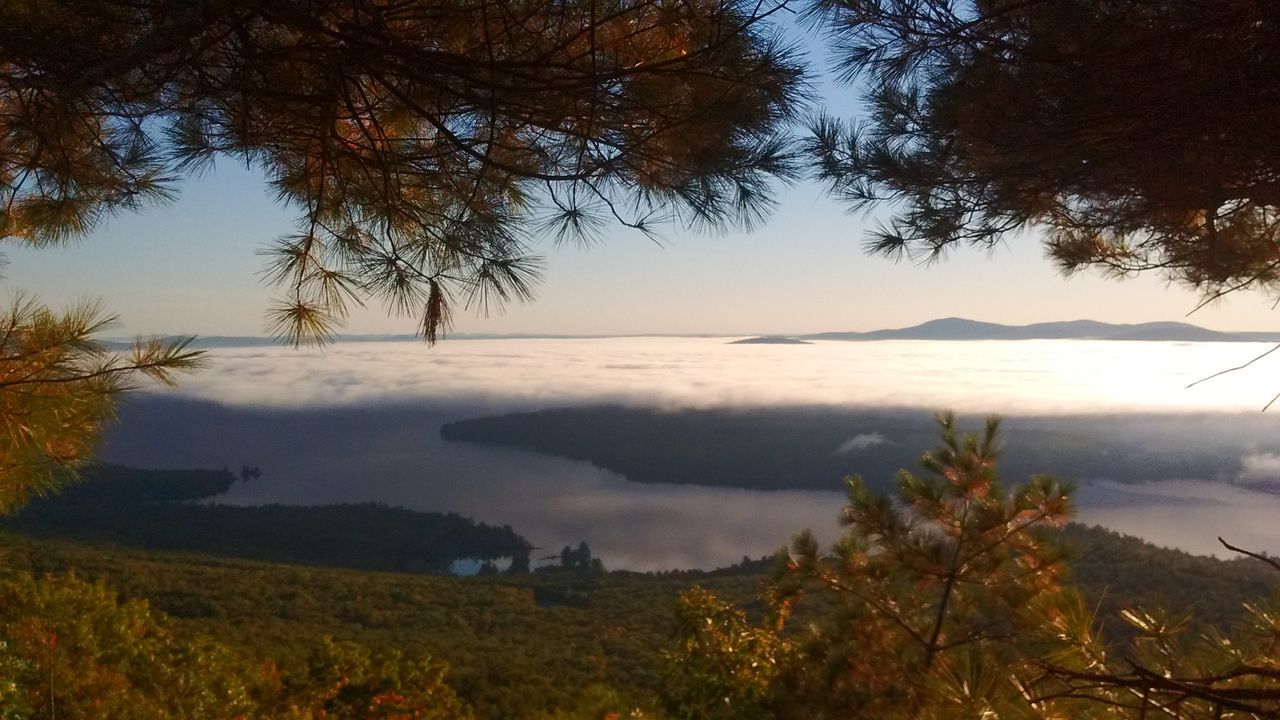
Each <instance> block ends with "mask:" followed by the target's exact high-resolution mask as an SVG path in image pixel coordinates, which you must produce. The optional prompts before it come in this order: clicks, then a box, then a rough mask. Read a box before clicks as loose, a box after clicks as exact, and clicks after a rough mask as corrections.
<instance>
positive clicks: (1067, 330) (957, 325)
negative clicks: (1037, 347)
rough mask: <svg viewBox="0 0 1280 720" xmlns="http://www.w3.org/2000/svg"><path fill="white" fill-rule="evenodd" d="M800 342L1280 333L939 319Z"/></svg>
mask: <svg viewBox="0 0 1280 720" xmlns="http://www.w3.org/2000/svg"><path fill="white" fill-rule="evenodd" d="M790 337H794V338H796V339H799V340H846V341H866V340H1129V341H1165V342H1170V341H1173V342H1280V332H1265V331H1263V332H1258V331H1247V332H1221V331H1218V330H1209V329H1207V328H1202V327H1200V326H1198V325H1192V324H1190V323H1184V322H1171V321H1164V322H1147V323H1105V322H1100V321H1098V320H1060V321H1054V322H1040V323H1031V324H1029V325H1003V324H1000V323H992V322H983V321H979V320H969V319H967V318H960V317H948V318H938V319H936V320H929V321H927V322H923V323H920V324H919V325H912V326H910V327H904V328H889V329H882V330H870V331H867V332H854V331H847V332H840V331H836V332H821V333H810V334H807V335H793V336H790Z"/></svg>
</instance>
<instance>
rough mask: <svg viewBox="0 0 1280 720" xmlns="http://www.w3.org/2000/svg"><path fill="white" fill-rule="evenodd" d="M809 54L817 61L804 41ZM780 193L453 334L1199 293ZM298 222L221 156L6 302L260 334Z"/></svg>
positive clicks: (548, 253)
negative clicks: (948, 250)
mask: <svg viewBox="0 0 1280 720" xmlns="http://www.w3.org/2000/svg"><path fill="white" fill-rule="evenodd" d="M808 52H809V54H810V57H811V58H823V57H824V56H823V54H822V51H821V49H820V48H818V47H816V45H815V44H814V41H809V45H808ZM818 62H821V60H819V61H818ZM816 84H817V86H818V87H819V88H820V94H821V96H822V100H821V103H822V104H823V105H824V106H825V107H826V108H827V109H828V110H829V111H830V112H832V113H833V114H836V115H840V116H845V117H848V116H852V115H856V114H857V113H858V111H859V106H858V102H857V93H856V92H855V91H854V90H852V89H848V88H838V87H836V86H834V85H833V84H832V83H830V82H828V81H827V80H826V79H825V78H824V77H819V78H817V81H816ZM778 199H779V207H778V210H777V212H776V213H775V214H774V215H773V216H772V218H771V219H770V221H769V222H768V223H767V224H765V225H764V226H762V227H760V228H758V229H757V230H756V231H754V232H751V233H746V232H726V233H698V232H692V231H684V230H681V229H679V228H672V229H669V230H668V231H667V232H665V233H664V236H663V239H662V242H660V243H655V242H653V241H652V240H650V239H648V238H646V237H644V236H641V235H639V234H637V233H634V232H632V231H629V230H627V229H625V228H621V227H615V228H612V229H611V231H609V232H607V233H605V240H604V242H602V243H600V244H599V245H596V246H593V247H590V248H581V247H577V246H573V245H567V246H559V247H557V246H556V245H555V244H554V243H552V242H551V241H550V239H546V240H545V241H541V242H538V243H536V245H535V251H536V252H537V253H538V254H540V255H542V256H543V258H544V259H545V261H546V269H545V272H544V274H543V277H542V283H541V285H540V287H539V288H538V290H537V297H536V299H535V300H534V301H533V302H532V303H528V304H515V305H509V306H507V307H506V308H505V310H503V311H502V312H498V313H491V314H489V315H488V316H485V315H483V314H479V313H476V312H472V311H461V312H457V313H455V323H454V327H453V331H454V332H455V333H484V334H490V333H493V334H568V335H619V334H621V335H630V334H727V335H755V334H799V333H808V332H821V331H834V330H873V329H877V328H884V327H902V326H907V325H913V324H916V323H919V322H923V321H926V320H930V319H933V318H938V317H950V316H961V317H968V318H972V319H977V320H985V321H990V322H1001V323H1010V324H1024V323H1031V322H1041V321H1052V320H1073V319H1079V318H1091V319H1096V320H1102V321H1108V322H1147V321H1159V320H1180V319H1184V316H1185V315H1186V314H1187V313H1188V312H1189V311H1190V310H1192V308H1194V307H1195V306H1196V304H1197V301H1198V299H1199V298H1198V296H1197V295H1196V294H1195V293H1193V292H1190V291H1187V290H1184V289H1181V288H1171V287H1168V286H1167V284H1166V283H1164V282H1163V281H1162V280H1160V279H1159V278H1157V277H1154V276H1146V277H1140V278H1137V279H1130V280H1125V281H1116V280H1112V279H1106V278H1101V277H1099V276H1097V275H1095V274H1089V273H1085V274H1081V275H1078V276H1075V277H1072V278H1064V277H1062V276H1061V275H1060V274H1059V273H1058V272H1057V270H1056V269H1055V268H1054V266H1053V265H1052V263H1050V262H1049V261H1048V260H1046V259H1045V258H1044V253H1043V250H1042V248H1041V246H1040V243H1039V242H1038V239H1037V238H1036V237H1035V236H1034V235H1032V234H1028V235H1026V236H1022V237H1016V238H1011V239H1010V240H1009V241H1008V242H1007V243H1006V244H1005V245H1003V246H1000V247H997V248H995V249H994V250H992V251H990V252H987V251H983V250H957V251H955V252H953V253H952V254H951V255H950V256H949V257H948V258H947V259H946V260H945V261H943V262H941V263H936V264H933V265H931V266H927V267H923V266H920V265H917V264H913V263H911V262H909V261H907V262H902V263H895V262H893V261H891V260H888V259H886V258H883V257H870V256H867V255H866V254H865V253H864V252H863V250H862V243H863V238H864V234H865V231H866V229H867V228H868V227H870V226H873V225H874V224H875V222H876V219H875V218H868V217H865V216H858V215H850V214H848V213H847V212H846V211H845V209H844V208H843V207H842V206H841V205H840V204H839V203H837V202H836V201H835V200H833V199H830V198H827V197H825V196H824V194H823V192H822V189H821V188H820V187H818V186H817V185H816V184H813V183H800V184H798V185H796V186H793V187H790V188H781V187H780V188H779V194H778ZM293 218H294V212H293V211H291V210H290V209H288V208H284V207H281V206H279V205H277V204H276V203H275V202H274V201H273V199H272V193H271V191H270V190H269V189H268V188H267V187H266V184H265V182H264V180H263V178H262V177H261V176H260V175H258V174H256V173H254V172H252V171H248V170H246V169H244V168H243V167H239V166H237V165H236V164H235V163H233V162H230V161H224V162H220V163H219V164H218V165H217V166H216V167H215V168H214V169H213V170H211V171H209V172H208V173H206V174H205V175H203V176H202V177H198V178H193V179H188V181H186V182H185V183H184V184H183V186H182V187H181V194H180V197H179V199H178V200H177V201H176V202H174V203H172V204H170V205H166V206H163V207H160V208H153V209H149V210H147V211H145V212H143V213H141V214H134V215H125V216H120V217H116V218H113V219H111V220H109V221H108V222H106V223H104V224H103V225H102V226H101V227H100V228H99V229H98V230H97V231H96V232H94V233H93V234H92V236H90V237H88V238H86V239H85V240H83V241H81V242H77V243H75V244H73V245H71V246H69V247H64V248H51V249H42V250H30V249H23V248H15V247H5V246H4V245H0V252H3V253H4V254H5V255H6V256H7V260H8V265H7V267H5V268H3V269H2V270H0V272H2V273H3V280H0V292H5V293H9V294H12V293H13V292H15V291H17V290H25V291H28V292H33V293H36V294H37V295H39V296H40V297H41V298H42V299H43V300H44V301H46V302H47V303H49V304H51V305H53V306H55V307H62V306H66V305H68V304H71V303H74V302H76V301H77V300H79V299H82V298H93V299H99V300H101V301H103V302H104V304H105V305H106V307H107V308H108V309H109V310H110V311H111V312H113V313H115V314H118V315H119V317H120V320H121V323H120V325H119V326H118V327H117V328H116V329H115V330H113V331H112V333H113V334H115V335H122V336H123V335H131V334H135V333H161V334H188V333H190V334H199V335H262V334H264V313H265V311H266V309H267V307H268V306H269V304H270V302H271V299H272V297H273V296H275V294H276V293H275V292H274V291H273V289H272V288H269V287H266V286H265V285H264V284H263V283H262V282H260V279H259V272H260V270H261V269H262V266H263V262H262V258H261V257H259V256H258V255H257V254H256V253H257V251H258V250H260V249H262V248H264V247H266V246H267V245H269V244H270V242H271V241H272V240H274V239H275V238H276V237H278V236H280V235H282V234H286V233H289V232H291V231H292V230H293V229H294V223H293ZM1273 300H1274V299H1273V298H1268V297H1266V296H1264V295H1261V294H1258V293H1239V294H1237V295H1235V296H1232V297H1230V298H1228V299H1226V300H1225V301H1222V302H1219V303H1217V304H1215V305H1213V306H1210V307H1207V308H1204V309H1202V310H1200V311H1198V312H1196V313H1195V314H1194V315H1193V316H1192V317H1191V318H1186V319H1187V320H1188V321H1190V322H1194V323H1196V324H1198V325H1202V326H1205V327H1209V328H1212V329H1217V330H1266V329H1271V328H1273V327H1275V323H1276V317H1277V316H1276V313H1275V312H1273V311H1272V309H1271V308H1272V302H1273ZM415 326H416V323H415V321H414V319H413V318H407V317H396V316H390V315H388V313H387V312H386V311H385V309H384V308H382V307H379V306H376V305H375V306H371V307H369V308H367V309H364V310H357V311H356V312H355V313H354V314H353V316H352V317H351V319H350V321H349V323H348V326H347V328H346V330H345V331H344V332H346V333H349V334H386V333H390V334H401V333H404V334H408V333H412V332H414V330H415Z"/></svg>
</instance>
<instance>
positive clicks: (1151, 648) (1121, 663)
mask: <svg viewBox="0 0 1280 720" xmlns="http://www.w3.org/2000/svg"><path fill="white" fill-rule="evenodd" d="M939 422H940V425H941V429H942V441H943V442H942V445H941V447H940V448H939V449H938V450H936V451H934V452H931V453H926V454H925V455H924V456H923V457H922V459H921V466H922V467H923V468H924V469H925V470H926V471H927V474H926V475H924V476H917V475H915V474H912V473H910V472H906V471H903V472H902V473H901V474H900V475H899V478H898V488H899V500H898V501H897V502H893V501H890V500H889V499H888V498H886V497H881V496H875V495H873V494H871V493H869V492H868V491H867V490H866V489H865V487H864V486H863V484H862V483H861V481H860V480H859V479H857V478H854V479H852V480H851V481H850V483H849V503H848V505H847V506H846V507H845V510H844V513H843V515H842V521H843V522H844V523H845V524H846V525H847V526H848V528H849V530H848V531H847V532H846V534H845V535H844V536H843V537H842V538H841V539H840V540H839V541H838V542H837V543H836V544H835V546H834V547H833V548H832V550H831V551H830V552H829V553H824V552H822V551H820V550H819V548H818V546H817V543H816V542H815V541H814V539H813V538H812V536H811V535H809V534H807V533H806V534H802V535H800V536H799V537H798V538H797V539H796V541H795V543H794V545H793V547H792V548H791V550H790V552H789V553H787V554H785V555H784V558H785V560H786V565H785V568H784V570H783V572H782V573H781V575H780V577H779V580H778V582H777V583H776V584H775V586H774V587H773V589H772V590H771V591H770V593H769V594H767V595H766V598H765V599H766V601H767V607H770V608H771V610H770V612H769V614H768V615H767V617H766V622H765V623H764V624H762V625H755V624H752V623H751V622H749V621H748V620H747V618H746V616H745V615H744V614H743V613H742V612H741V611H738V610H736V609H735V608H733V607H732V606H729V605H726V604H724V603H723V602H721V601H718V600H716V599H714V598H710V597H708V596H707V595H706V594H705V593H699V592H695V593H691V594H689V595H686V597H685V599H684V601H683V605H682V612H681V618H682V622H681V632H680V635H679V646H678V647H677V649H676V651H675V652H674V653H673V658H674V659H675V661H676V664H675V667H676V668H677V670H678V671H681V672H682V680H681V681H680V682H677V683H675V684H673V685H672V686H671V696H672V698H671V699H672V706H673V707H674V708H675V709H676V710H677V713H676V715H677V717H679V718H690V719H692V718H716V717H752V716H760V717H769V718H797V719H798V718H938V719H939V720H941V719H943V718H957V717H965V718H968V717H973V718H986V717H992V718H994V717H1000V718H1027V719H1028V720H1030V719H1036V720H1050V719H1057V718H1086V719H1087V718H1149V717H1164V718H1171V719H1180V720H1200V719H1204V720H1209V719H1210V718H1215V719H1216V718H1272V717H1276V716H1277V713H1280V652H1278V650H1280V611H1278V610H1277V609H1276V606H1275V603H1274V602H1273V603H1271V604H1266V603H1254V604H1251V605H1249V606H1247V607H1246V610H1247V613H1246V616H1245V620H1244V621H1243V622H1242V623H1241V624H1240V625H1239V626H1238V627H1236V628H1234V629H1233V630H1232V631H1231V632H1229V633H1228V632H1223V631H1219V630H1216V629H1211V630H1209V631H1207V632H1199V633H1197V632H1192V630H1191V629H1192V627H1193V623H1192V621H1191V618H1190V617H1189V616H1184V615H1178V614H1174V613H1168V612H1165V611H1161V610H1148V609H1141V608H1132V607H1130V608H1126V609H1124V610H1123V611H1122V612H1121V613H1120V614H1121V617H1122V618H1123V619H1124V620H1125V622H1126V623H1128V625H1129V626H1130V627H1129V632H1128V633H1127V635H1128V639H1127V640H1123V641H1118V640H1117V639H1116V638H1115V637H1114V636H1112V637H1108V636H1107V635H1106V634H1105V633H1104V632H1103V626H1102V624H1101V623H1100V622H1099V618H1098V617H1097V616H1096V614H1095V612H1094V611H1093V610H1091V609H1090V606H1089V605H1087V604H1086V603H1085V602H1084V601H1083V600H1082V599H1081V596H1080V594H1079V593H1078V592H1077V591H1075V590H1073V589H1071V588H1069V587H1064V585H1063V580H1064V579H1065V577H1066V569H1067V568H1066V566H1065V564H1064V563H1063V562H1062V559H1061V556H1060V554H1059V552H1058V550H1057V549H1056V547H1055V544H1056V543H1055V542H1054V539H1053V538H1052V537H1051V536H1049V535H1047V534H1046V532H1044V531H1045V530H1047V529H1048V528H1052V527H1056V526H1059V525H1061V524H1062V523H1063V522H1065V520H1066V518H1067V517H1068V516H1069V515H1070V513H1071V504H1070V500H1069V493H1070V488H1069V487H1068V486H1065V485H1063V484H1061V483H1058V482H1056V481H1054V480H1052V479H1051V478H1048V477H1044V476H1041V477H1033V478H1032V479H1031V480H1030V481H1029V482H1028V483H1027V484H1025V485H1023V486H1019V487H1015V488H1012V489H1010V490H1008V491H1006V490H1004V489H1002V488H1001V486H1000V484H999V482H998V479H997V476H996V474H995V463H996V460H997V457H998V448H997V443H996V437H997V435H996V433H997V425H996V423H995V422H994V421H992V422H989V423H988V425H987V428H986V431H985V432H984V433H983V434H982V435H981V436H975V435H961V434H959V433H957V431H956V429H955V425H954V421H953V420H952V419H951V418H950V417H949V416H943V417H941V418H940V419H939ZM788 618H790V623H789V626H784V624H783V622H782V621H785V620H787V619H788ZM797 620H798V621H801V623H802V624H801V627H799V628H798V629H797V628H796V627H795V625H796V624H797V623H796V621H797ZM805 622H807V624H803V623H805ZM708 698H710V699H711V700H710V701H709V700H708ZM730 706H736V707H734V709H733V710H730V709H729V708H730Z"/></svg>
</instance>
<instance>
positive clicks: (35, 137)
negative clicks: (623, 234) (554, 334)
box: [0, 0, 801, 340]
mask: <svg viewBox="0 0 1280 720" xmlns="http://www.w3.org/2000/svg"><path fill="white" fill-rule="evenodd" d="M785 4H786V2H785V0H777V1H774V2H766V3H754V2H738V1H736V0H692V1H688V2H667V1H665V0H515V1H512V0H502V1H501V2H496V1H494V0H466V1H464V2H437V1H435V0H411V1H399V0H396V1H391V0H354V1H352V0H321V1H319V2H316V1H314V0H306V1H303V0H272V1H271V2H258V1H257V0H221V1H219V2H188V1H187V0H143V1H142V2H133V1H128V2H126V1H124V0H108V1H107V2H102V1H101V0H56V1H55V2H34V1H31V0H14V1H12V2H5V3H3V4H0V26H3V27H5V33H4V35H3V37H2V38H0V58H3V61H0V119H2V122H0V199H2V200H3V204H2V205H0V237H8V238H16V239H18V240H21V241H24V242H27V243H31V244H36V245H43V244H49V243H57V242H62V241H65V240H67V239H70V238H76V237H80V236H83V235H85V234H86V233H87V232H89V231H90V230H92V229H93V228H94V227H95V226H96V225H97V224H98V222H99V221H100V220H101V219H102V218H104V217H106V216H108V215H110V214H111V213H114V212H118V211H121V210H128V209H133V208H137V207H140V206H142V205H143V204H145V203H147V202H155V201H164V200H166V199H168V198H169V197H170V196H171V194H172V187H173V181H174V179H175V178H177V177H179V176H181V175H182V174H184V173H190V172H193V171H197V170H198V169H199V168H201V167H203V166H205V165H206V164H207V163H208V162H209V161H210V160H212V159H214V158H216V157H219V156H228V157H231V158H235V159H237V160H239V161H242V162H244V163H246V164H248V165H250V166H253V167H256V168H258V169H260V170H261V171H263V172H264V173H265V174H266V176H267V177H268V178H269V180H270V182H271V185H272V187H273V188H274V189H275V191H276V192H277V194H278V196H279V198H280V199H281V200H282V201H283V202H284V203H286V204H287V205H288V206H289V207H291V208H293V209H295V210H297V211H298V212H299V213H300V220H299V223H298V229H297V232H296V233H295V234H293V235H291V236H289V237H285V238H281V239H280V240H279V241H278V242H277V243H276V244H275V245H274V246H273V247H272V248H271V249H270V250H269V251H267V253H266V255H267V256H268V260H267V262H268V265H267V270H266V274H267V276H268V277H269V278H270V279H271V280H272V281H274V282H275V283H276V284H278V285H279V286H281V287H282V288H283V289H284V297H283V299H281V300H280V302H279V304H278V305H277V306H276V307H275V308H274V309H273V310H272V311H271V313H270V315H269V323H270V324H271V325H272V327H273V328H274V329H276V330H277V331H278V332H280V333H281V334H283V335H285V336H287V337H289V338H292V339H294V340H299V339H303V338H308V337H317V336H319V337H323V336H324V335H326V334H327V333H328V332H330V331H331V330H332V329H333V328H334V327H335V325H336V324H338V323H340V321H341V319H342V318H343V316H344V315H345V313H346V311H347V308H348V305H349V303H352V302H361V301H362V299H363V298H364V297H366V296H372V297H375V298H379V299H381V300H385V301H386V302H387V303H388V304H389V305H390V307H391V308H392V309H394V310H396V311H400V312H404V313H412V314H416V315H417V316H418V318H419V319H420V322H421V324H420V327H419V329H420V331H421V332H422V333H424V334H425V335H426V337H427V338H428V339H434V338H435V336H436V334H437V332H439V331H440V330H441V329H442V328H444V327H445V326H446V325H447V324H448V319H449V312H450V308H451V307H452V305H453V303H454V301H455V300H456V299H459V298H461V299H464V300H465V301H466V302H468V303H474V304H478V305H479V306H481V307H484V306H486V305H487V304H488V303H489V302H490V301H502V300H505V299H508V298H511V297H515V298H523V297H525V296H527V295H528V294H529V292H530V289H531V286H532V284H533V282H534V279H535V277H536V275H535V271H536V269H537V261H536V259H534V258H532V257H530V255H529V253H528V250H527V247H526V246H527V241H528V238H529V234H530V232H532V231H533V230H537V229H541V230H544V231H549V232H551V233H553V234H558V235H559V236H560V237H582V238H588V239H589V238H592V237H595V235H596V233H597V232H598V231H599V230H600V229H601V228H602V227H603V226H604V225H605V224H606V223H608V222H613V221H619V222H621V223H623V224H624V225H629V226H631V227H634V228H637V229H640V230H643V231H652V230H653V229H655V228H656V227H657V226H658V225H660V224H661V223H663V222H664V221H666V220H670V219H675V218H678V219H680V220H681V221H683V222H687V223H691V224H695V225H698V224H706V225H713V226H719V225H723V224H726V223H740V224H750V223H752V222H754V221H755V220H757V219H759V217H760V214H761V213H762V212H763V211H764V210H765V209H767V207H768V205H769V203H770V200H769V192H768V190H767V187H768V182H769V179H770V178H772V177H788V176H790V175H791V174H792V172H793V170H794V168H793V164H792V159H791V157H790V155H789V152H788V151H787V149H786V145H785V143H784V142H783V140H782V138H781V135H780V132H781V127H782V124H783V123H784V122H786V121H787V120H788V119H790V118H791V117H793V115H794V113H795V111H796V102H797V97H798V93H799V92H800V89H801V70H800V68H799V66H798V64H797V61H796V59H795V58H794V57H793V53H792V51H791V50H790V49H789V48H788V47H786V46H785V45H784V44H783V43H782V42H781V41H780V39H779V36H778V35H777V32H776V30H775V29H774V27H773V26H772V25H771V23H770V22H769V18H770V17H771V16H772V15H774V14H775V13H777V12H778V11H779V10H781V9H782V8H783V7H784V6H785Z"/></svg>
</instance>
